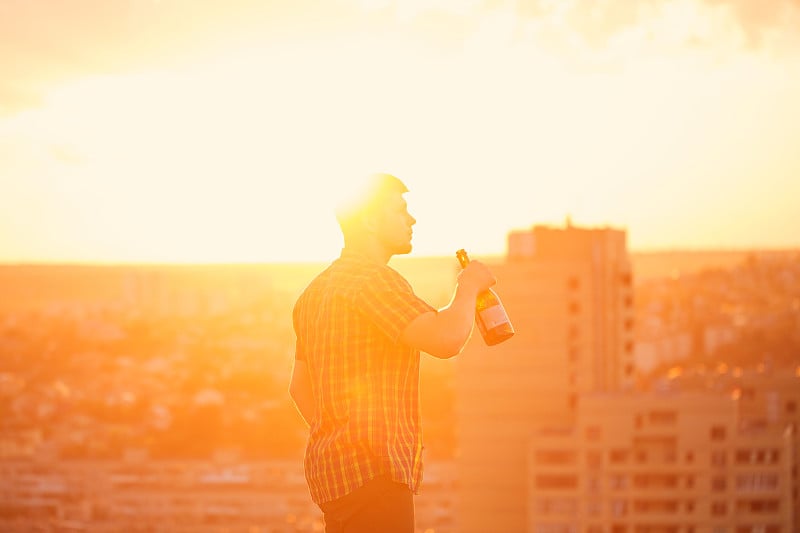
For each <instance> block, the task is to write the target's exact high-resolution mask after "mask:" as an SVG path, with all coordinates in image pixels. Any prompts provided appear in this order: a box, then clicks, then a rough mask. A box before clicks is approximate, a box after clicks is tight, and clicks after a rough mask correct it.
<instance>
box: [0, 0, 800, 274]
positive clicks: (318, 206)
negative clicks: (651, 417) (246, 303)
mask: <svg viewBox="0 0 800 533" xmlns="http://www.w3.org/2000/svg"><path fill="white" fill-rule="evenodd" d="M798 22H800V5H798V4H797V2H795V1H792V0H783V1H780V2H776V3H770V4H769V5H768V6H767V5H760V4H759V5H754V4H752V3H750V2H745V1H743V0H723V1H709V0H675V1H667V0H646V1H644V0H643V1H640V2H621V1H607V2H601V3H594V4H592V6H589V5H588V4H585V3H581V2H577V1H563V2H549V1H545V0H538V1H536V0H530V1H525V2H523V1H518V2H510V1H500V2H478V1H468V2H457V1H452V0H437V1H435V2H422V1H416V0H415V1H407V2H393V1H391V0H360V1H357V0H337V1H333V2H327V3H325V4H324V6H320V5H319V4H318V3H314V2H310V1H295V2H269V3H262V2H254V1H251V0H237V1H234V2H224V3H223V2H204V3H203V4H202V5H197V4H189V3H186V2H182V1H178V0H164V1H153V2H133V1H127V0H113V1H108V2H97V1H94V0H82V1H79V2H74V3H70V5H69V6H68V7H67V6H66V5H63V4H60V3H58V2H50V1H40V2H15V1H10V2H4V3H0V31H2V33H3V35H4V36H5V40H4V43H3V45H2V47H0V69H2V71H3V72H4V76H3V77H2V80H1V81H0V262H89V263H126V262H133V263H140V262H141V263H171V262H178V263H220V262H222V263H233V262H287V261H324V260H328V259H331V258H333V257H334V256H336V255H338V251H339V249H340V248H341V237H340V234H339V230H338V227H337V226H336V222H335V219H334V217H333V213H332V208H331V205H330V202H331V199H332V198H333V197H334V196H335V195H336V194H337V193H338V191H339V190H340V189H341V188H342V187H343V186H345V185H346V184H347V183H348V182H349V181H350V178H351V177H352V176H357V175H359V174H362V173H365V172H372V171H386V172H391V173H394V174H396V175H398V176H399V177H400V178H401V179H403V180H404V181H405V182H406V183H407V184H408V186H409V189H410V191H411V192H410V193H409V194H408V195H407V199H408V203H409V209H410V211H411V213H412V214H413V215H414V216H415V217H416V218H417V219H418V223H417V225H416V227H415V236H414V241H413V242H414V252H413V255H416V256H432V255H438V256H443V255H451V254H452V253H454V251H455V250H456V249H458V248H462V247H463V248H466V249H468V250H469V251H470V252H471V253H472V254H476V255H481V254H492V255H501V254H503V253H504V251H505V246H506V235H507V233H508V232H510V231H512V230H517V229H525V228H529V227H532V226H533V225H535V224H552V225H562V224H563V223H564V220H565V219H566V218H567V217H571V218H572V220H574V222H575V223H576V224H579V225H582V226H600V227H605V226H609V227H614V228H624V229H626V230H627V233H628V237H629V248H630V249H631V250H648V249H650V250H656V249H674V248H684V249H686V248H688V249H700V248H711V249H755V248H772V249H774V248H796V247H798V246H800V240H799V239H800V238H798V235H797V232H796V231H795V228H797V227H800V211H798V210H797V209H796V208H795V206H794V200H792V199H793V198H796V197H798V196H800V179H798V176H800V152H798V151H797V150H796V149H794V147H793V146H792V143H791V141H790V140H791V139H796V138H800V100H798V99H797V98H796V94H800V37H799V36H798V35H797V33H796V32H794V31H793V28H796V27H797V26H798Z"/></svg>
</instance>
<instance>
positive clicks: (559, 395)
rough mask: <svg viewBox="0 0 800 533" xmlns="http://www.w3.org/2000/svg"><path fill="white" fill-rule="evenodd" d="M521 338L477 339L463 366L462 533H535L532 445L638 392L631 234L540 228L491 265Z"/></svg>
mask: <svg viewBox="0 0 800 533" xmlns="http://www.w3.org/2000/svg"><path fill="white" fill-rule="evenodd" d="M491 267H492V270H493V272H494V273H495V274H496V275H497V278H498V284H497V286H496V287H495V289H496V291H497V293H498V295H499V296H500V298H501V299H502V301H503V304H504V306H505V307H506V310H507V311H508V314H509V316H510V318H511V321H512V323H513V324H514V328H515V329H516V335H515V336H514V337H513V338H511V339H510V340H508V341H506V342H504V343H502V344H500V345H496V346H492V347H488V346H486V345H485V344H484V343H483V340H482V339H481V338H480V335H478V334H477V332H476V334H475V335H474V336H473V338H472V339H471V340H470V342H469V343H468V345H467V346H466V347H465V349H464V353H462V354H461V355H460V356H459V358H458V361H457V362H456V425H457V437H458V451H457V456H456V465H457V472H458V476H459V487H460V489H459V497H458V498H457V503H456V519H457V521H458V527H459V531H460V532H461V533H485V532H487V531H502V532H504V533H517V532H523V531H526V528H527V522H526V507H527V503H528V502H527V483H528V479H527V474H526V466H525V465H526V457H527V453H528V441H529V437H530V435H531V434H532V432H534V431H535V430H536V429H537V428H539V427H543V426H548V427H552V426H565V427H569V426H571V425H572V423H573V420H574V416H575V414H576V409H577V405H578V398H579V397H580V395H581V394H585V393H590V392H605V391H617V390H624V389H627V388H630V387H632V385H633V383H632V380H633V313H634V308H633V283H632V273H631V264H630V260H629V257H628V252H627V248H626V234H625V232H624V231H622V230H616V229H611V228H579V227H574V226H572V225H571V224H568V225H567V226H566V227H564V228H553V227H545V226H535V227H533V228H532V229H530V230H526V231H515V232H512V233H510V234H509V235H508V253H507V256H506V258H505V260H504V261H503V262H501V263H499V264H496V265H491Z"/></svg>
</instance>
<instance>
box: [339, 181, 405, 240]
mask: <svg viewBox="0 0 800 533" xmlns="http://www.w3.org/2000/svg"><path fill="white" fill-rule="evenodd" d="M341 192H342V193H343V194H342V195H341V197H340V199H339V201H338V202H337V204H336V208H335V211H336V220H337V221H338V222H339V227H341V229H342V233H343V234H344V235H345V236H347V235H349V234H351V233H352V232H353V231H357V230H358V229H359V227H360V222H361V221H362V220H363V219H364V217H365V215H366V216H368V215H370V214H372V213H375V212H377V211H378V210H380V208H381V207H383V204H384V202H385V200H386V198H387V197H388V196H389V195H391V194H397V193H400V194H403V193H407V192H408V187H406V184H405V183H403V182H402V181H401V180H400V178H398V177H397V176H394V175H392V174H386V173H382V172H379V173H374V174H369V175H367V176H364V177H362V178H360V179H357V180H355V181H354V182H352V183H350V184H349V185H348V186H347V187H345V188H343V190H342V191H341Z"/></svg>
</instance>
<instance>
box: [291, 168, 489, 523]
mask: <svg viewBox="0 0 800 533" xmlns="http://www.w3.org/2000/svg"><path fill="white" fill-rule="evenodd" d="M406 192H408V189H407V188H406V186H405V184H404V183H403V182H402V181H401V180H400V179H398V178H397V177H395V176H392V175H390V174H375V175H372V176H370V177H369V179H368V180H366V182H365V183H364V186H363V187H361V188H360V189H359V194H357V195H356V196H354V197H351V198H350V200H349V201H348V202H345V203H343V204H342V205H340V206H339V207H338V208H337V211H336V217H337V220H338V222H339V225H340V227H341V230H342V234H343V237H344V247H343V249H342V251H341V255H340V256H339V257H338V258H337V259H336V260H334V261H333V262H332V263H331V264H330V265H329V266H328V267H327V268H326V269H325V270H324V271H322V272H321V273H320V274H318V275H317V276H316V277H315V278H314V279H313V280H312V281H311V283H310V284H309V285H308V286H307V287H306V288H305V290H304V291H303V293H302V294H301V295H300V297H299V298H298V299H297V302H296V303H295V306H294V311H293V317H292V318H293V325H294V331H295V334H296V337H297V344H296V350H295V361H294V368H293V370H292V377H291V383H290V385H289V394H290V395H291V397H292V399H293V401H294V403H295V405H296V407H297V410H298V411H299V412H300V415H301V416H302V417H303V419H304V421H305V422H306V424H307V425H308V426H309V428H310V434H309V439H308V443H307V448H306V454H305V461H304V466H305V473H306V480H307V482H308V487H309V491H310V493H311V498H312V500H313V501H314V502H315V503H316V504H317V505H318V506H319V507H320V509H322V511H323V514H324V519H325V528H326V529H325V531H326V533H361V532H365V533H366V532H369V533H414V501H413V495H414V494H416V493H417V491H418V489H419V486H420V482H421V481H422V449H423V446H422V435H421V428H420V415H419V358H420V351H424V352H426V353H428V354H430V355H433V356H434V357H438V358H442V359H444V358H450V357H453V356H455V355H457V354H458V353H459V352H460V351H461V350H462V349H463V347H464V345H465V344H466V342H467V340H468V339H469V337H470V334H471V332H472V328H473V324H474V321H475V300H476V297H477V295H478V293H479V292H480V291H483V290H485V289H487V288H489V287H491V286H492V285H494V283H495V278H494V276H493V275H492V274H491V272H490V271H489V269H488V268H487V267H486V266H485V265H484V264H482V263H481V262H480V261H472V262H470V263H469V264H468V265H467V267H466V268H465V269H463V270H462V271H461V272H459V274H458V278H457V283H456V288H455V289H454V291H453V295H452V298H451V300H450V302H449V304H448V305H447V306H445V307H444V308H442V309H439V310H436V309H434V308H433V307H431V306H430V305H428V304H427V303H426V302H425V301H423V300H422V299H420V298H419V297H417V296H416V295H415V294H414V292H413V290H412V288H411V286H410V284H409V283H408V281H407V280H406V279H405V278H403V276H402V275H400V273H399V272H397V271H396V270H394V269H392V268H391V267H389V266H388V262H389V259H390V258H391V257H392V256H393V255H396V254H407V253H409V252H410V251H411V237H412V226H413V225H414V224H415V223H416V220H415V219H414V217H412V216H411V215H410V214H409V212H408V208H407V205H406V200H405V199H404V197H403V195H404V194H405V193H406Z"/></svg>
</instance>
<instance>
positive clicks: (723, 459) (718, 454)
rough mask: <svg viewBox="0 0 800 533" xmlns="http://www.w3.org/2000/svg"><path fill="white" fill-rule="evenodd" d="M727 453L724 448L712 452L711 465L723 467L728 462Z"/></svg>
mask: <svg viewBox="0 0 800 533" xmlns="http://www.w3.org/2000/svg"><path fill="white" fill-rule="evenodd" d="M727 462H728V460H727V454H726V453H725V452H724V451H722V450H715V451H712V452H711V466H715V467H723V466H725V465H726V464H727Z"/></svg>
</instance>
